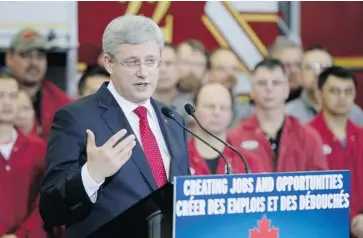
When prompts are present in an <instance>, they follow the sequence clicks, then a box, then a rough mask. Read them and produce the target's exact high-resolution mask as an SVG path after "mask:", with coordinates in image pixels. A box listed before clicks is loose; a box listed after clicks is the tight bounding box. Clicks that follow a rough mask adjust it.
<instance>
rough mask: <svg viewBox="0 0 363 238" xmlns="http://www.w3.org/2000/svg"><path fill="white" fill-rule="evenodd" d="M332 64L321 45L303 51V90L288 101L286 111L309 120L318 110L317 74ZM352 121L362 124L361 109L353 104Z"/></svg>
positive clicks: (304, 120)
mask: <svg viewBox="0 0 363 238" xmlns="http://www.w3.org/2000/svg"><path fill="white" fill-rule="evenodd" d="M333 64H334V62H333V58H332V56H331V54H330V53H329V52H328V50H327V49H326V48H324V47H323V46H319V45H317V46H311V47H309V48H308V49H307V50H305V52H304V56H303V59H302V66H301V67H302V85H303V90H302V92H301V95H300V97H299V98H297V99H295V100H293V101H291V102H289V103H288V104H287V106H286V112H287V113H288V114H290V115H293V116H295V117H297V118H298V119H299V120H300V121H301V122H303V123H305V122H309V121H311V120H312V119H313V118H314V117H315V116H316V114H317V113H318V112H319V111H320V108H321V105H320V101H319V91H318V90H317V88H318V83H317V81H318V76H319V74H320V73H321V72H322V71H323V70H324V69H325V68H328V67H330V66H332V65H333ZM349 116H350V118H351V119H352V121H353V122H355V123H357V124H360V125H363V111H362V109H361V108H360V107H359V106H358V105H356V104H353V105H352V107H351V109H350V114H349Z"/></svg>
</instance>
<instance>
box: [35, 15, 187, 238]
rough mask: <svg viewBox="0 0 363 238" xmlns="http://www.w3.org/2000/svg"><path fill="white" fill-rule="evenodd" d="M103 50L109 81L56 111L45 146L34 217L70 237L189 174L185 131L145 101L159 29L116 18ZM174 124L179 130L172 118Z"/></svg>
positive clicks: (126, 228) (141, 233)
mask: <svg viewBox="0 0 363 238" xmlns="http://www.w3.org/2000/svg"><path fill="white" fill-rule="evenodd" d="M102 45H103V52H104V65H105V69H106V70H107V71H108V72H109V74H110V82H105V83H104V84H103V85H102V86H101V88H100V89H99V90H98V91H97V92H96V93H95V94H92V95H90V96H87V97H84V98H82V99H79V100H77V101H75V102H72V103H70V104H68V105H66V106H64V107H63V108H61V109H60V110H59V111H58V112H57V113H56V115H55V117H54V121H53V125H52V129H51V132H50V135H49V141H48V149H47V158H46V172H45V177H44V180H43V183H42V188H41V198H40V213H41V215H42V217H43V219H44V221H45V222H46V224H49V225H50V226H59V225H64V224H66V225H67V230H66V236H67V237H70V238H79V237H88V236H89V235H90V234H91V233H93V232H94V231H96V230H98V229H99V228H100V227H101V226H103V225H104V224H106V223H107V222H109V221H111V220H112V219H114V218H116V217H117V216H118V215H119V214H121V213H123V212H125V210H127V209H128V208H130V207H131V206H132V205H134V204H136V203H137V202H138V201H140V200H141V199H143V198H145V197H146V196H148V195H149V194H150V193H152V192H153V191H154V190H157V189H158V188H160V187H162V186H164V185H165V184H166V183H168V181H172V180H173V177H174V176H182V175H187V174H189V173H190V165H189V156H188V146H187V135H186V132H185V130H183V129H182V128H181V127H180V126H178V124H177V123H176V122H175V121H173V120H169V119H166V118H165V117H164V116H163V115H162V113H161V109H162V107H163V106H165V105H164V104H162V103H160V102H158V101H156V100H155V99H153V98H151V96H152V95H153V94H154V91H155V88H156V86H157V83H158V79H159V70H160V69H159V67H160V64H161V56H162V50H163V47H164V40H163V33H162V31H161V29H160V28H159V27H158V25H157V24H156V23H155V22H153V21H152V20H151V19H149V18H146V17H143V16H136V15H125V16H121V17H118V18H116V19H114V20H112V21H111V22H110V23H109V24H108V26H107V27H106V29H105V31H104V34H103V38H102ZM175 119H176V120H178V121H179V123H182V124H185V123H184V120H183V119H182V117H181V116H180V115H178V114H177V113H175ZM128 223H130V222H129V221H128V220H125V221H124V222H121V223H120V232H122V233H123V234H132V237H146V236H147V229H135V227H134V225H135V224H128ZM99 237H106V236H105V235H100V236H99Z"/></svg>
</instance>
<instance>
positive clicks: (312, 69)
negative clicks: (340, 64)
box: [302, 50, 333, 91]
mask: <svg viewBox="0 0 363 238" xmlns="http://www.w3.org/2000/svg"><path fill="white" fill-rule="evenodd" d="M332 65H333V59H332V57H331V56H330V55H329V54H328V53H327V52H325V51H322V50H314V51H310V52H307V53H305V54H304V56H303V60H302V83H303V87H304V88H305V89H306V90H308V91H315V90H316V89H317V80H318V75H319V74H320V73H321V72H322V71H323V70H324V69H325V68H327V67H330V66H332Z"/></svg>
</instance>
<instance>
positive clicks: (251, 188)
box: [173, 171, 350, 238]
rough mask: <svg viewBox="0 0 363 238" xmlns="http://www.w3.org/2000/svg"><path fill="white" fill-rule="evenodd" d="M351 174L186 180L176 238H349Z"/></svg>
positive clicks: (181, 184) (177, 187) (178, 191)
mask: <svg viewBox="0 0 363 238" xmlns="http://www.w3.org/2000/svg"><path fill="white" fill-rule="evenodd" d="M349 203H350V172H349V171H321V172H294V173H271V174H267V173H266V174H241V175H211V176H183V177H177V178H175V180H174V214H173V219H174V221H173V222H174V226H173V229H174V230H173V237H174V238H226V237H228V238H291V237H294V238H300V237H301V238H306V237H309V238H324V237H326V238H348V237H349V223H350V222H349Z"/></svg>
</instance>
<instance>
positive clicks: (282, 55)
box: [269, 37, 303, 101]
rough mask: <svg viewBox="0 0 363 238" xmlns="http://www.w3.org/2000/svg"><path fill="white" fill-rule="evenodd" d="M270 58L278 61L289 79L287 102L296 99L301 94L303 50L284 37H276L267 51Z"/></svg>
mask: <svg viewBox="0 0 363 238" xmlns="http://www.w3.org/2000/svg"><path fill="white" fill-rule="evenodd" d="M269 55H270V57H272V58H275V59H278V60H280V61H281V62H282V63H283V65H284V67H285V71H286V74H287V78H288V79H289V85H290V94H289V98H288V99H287V101H291V100H294V99H296V98H298V97H299V96H300V94H301V90H302V89H301V84H302V82H301V60H302V56H303V50H302V48H301V46H300V45H299V44H297V43H295V42H294V41H292V40H288V39H287V38H285V37H278V38H277V39H276V41H275V42H274V44H273V45H272V46H271V47H270V49H269Z"/></svg>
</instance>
